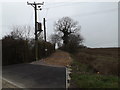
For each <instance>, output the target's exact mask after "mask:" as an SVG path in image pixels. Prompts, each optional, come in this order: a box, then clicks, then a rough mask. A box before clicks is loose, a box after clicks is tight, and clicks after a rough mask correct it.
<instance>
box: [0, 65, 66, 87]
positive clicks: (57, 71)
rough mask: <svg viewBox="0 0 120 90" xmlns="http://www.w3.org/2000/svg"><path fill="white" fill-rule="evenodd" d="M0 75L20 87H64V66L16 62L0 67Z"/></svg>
mask: <svg viewBox="0 0 120 90" xmlns="http://www.w3.org/2000/svg"><path fill="white" fill-rule="evenodd" d="M2 69H3V70H2V77H3V79H5V80H7V81H8V82H9V83H11V84H13V85H15V86H17V87H20V88H65V87H66V68H65V67H51V66H45V65H37V64H16V65H9V66H5V67H3V68H2Z"/></svg>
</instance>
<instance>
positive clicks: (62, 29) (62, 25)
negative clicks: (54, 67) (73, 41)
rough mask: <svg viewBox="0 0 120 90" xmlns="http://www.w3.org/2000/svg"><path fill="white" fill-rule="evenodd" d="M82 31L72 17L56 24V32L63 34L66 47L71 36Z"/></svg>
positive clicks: (64, 18) (60, 20)
mask: <svg viewBox="0 0 120 90" xmlns="http://www.w3.org/2000/svg"><path fill="white" fill-rule="evenodd" d="M79 30H80V26H79V25H78V22H77V21H74V20H73V19H71V18H70V17H63V18H61V19H59V20H58V21H57V22H56V23H55V31H56V32H58V33H61V34H63V35H62V37H61V38H62V39H63V43H64V45H67V43H68V41H69V40H68V38H69V35H71V34H74V33H77V32H78V31H79Z"/></svg>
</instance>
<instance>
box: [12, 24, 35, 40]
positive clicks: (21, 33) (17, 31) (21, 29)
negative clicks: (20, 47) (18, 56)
mask: <svg viewBox="0 0 120 90" xmlns="http://www.w3.org/2000/svg"><path fill="white" fill-rule="evenodd" d="M12 30H13V31H12V32H11V33H10V35H11V36H12V37H13V38H15V39H24V40H29V39H30V38H31V37H33V36H34V33H33V29H32V28H31V27H30V26H29V25H24V26H13V27H12Z"/></svg>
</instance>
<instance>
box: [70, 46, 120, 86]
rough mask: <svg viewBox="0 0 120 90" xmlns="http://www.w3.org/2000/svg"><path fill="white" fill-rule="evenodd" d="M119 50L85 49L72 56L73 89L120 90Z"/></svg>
mask: <svg viewBox="0 0 120 90" xmlns="http://www.w3.org/2000/svg"><path fill="white" fill-rule="evenodd" d="M119 50H120V49H118V48H94V49H90V48H85V49H79V50H78V52H77V53H74V54H72V55H71V57H72V58H73V63H72V75H71V77H72V80H71V87H79V88H118V86H119V83H118V79H119V78H118V68H119V67H118V63H119V55H118V51H119Z"/></svg>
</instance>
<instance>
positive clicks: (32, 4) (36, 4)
mask: <svg viewBox="0 0 120 90" xmlns="http://www.w3.org/2000/svg"><path fill="white" fill-rule="evenodd" d="M27 4H28V5H43V4H44V2H42V3H35V2H34V3H29V2H27Z"/></svg>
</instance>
